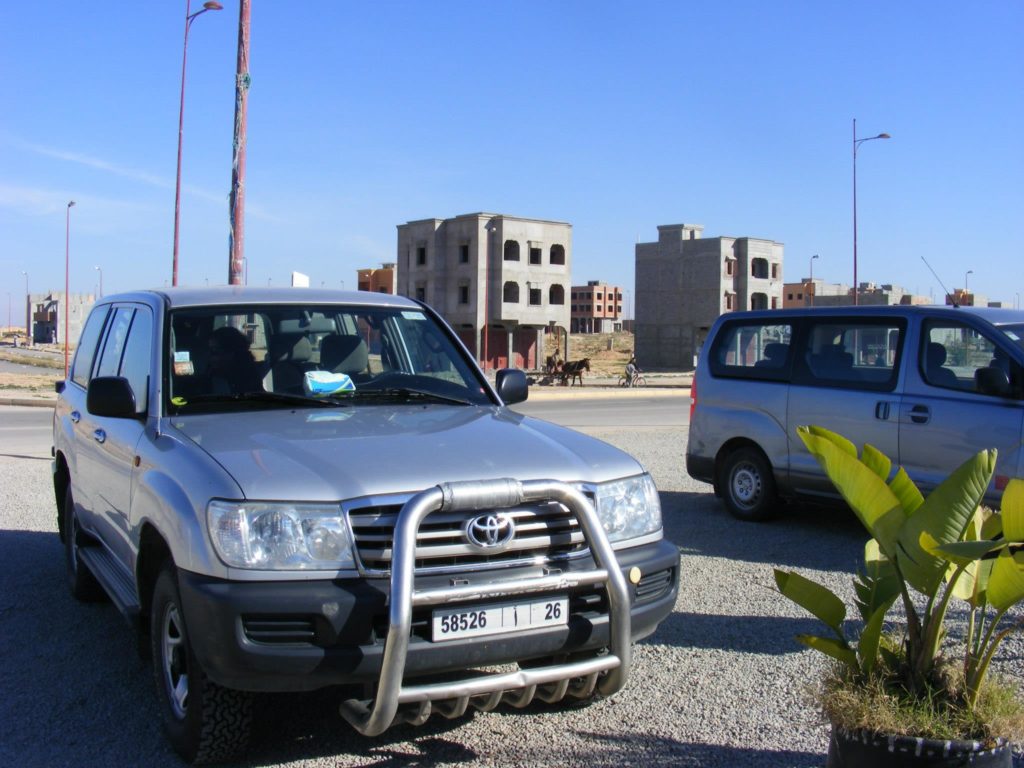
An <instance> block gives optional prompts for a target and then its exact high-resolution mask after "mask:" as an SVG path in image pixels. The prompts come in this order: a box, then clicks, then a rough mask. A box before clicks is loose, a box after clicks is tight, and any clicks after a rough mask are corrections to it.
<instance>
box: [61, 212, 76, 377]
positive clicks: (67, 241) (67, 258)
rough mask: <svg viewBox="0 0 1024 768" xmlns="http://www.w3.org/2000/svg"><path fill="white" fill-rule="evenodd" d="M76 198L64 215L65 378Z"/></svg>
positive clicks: (69, 326)
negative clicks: (72, 211) (72, 209)
mask: <svg viewBox="0 0 1024 768" xmlns="http://www.w3.org/2000/svg"><path fill="white" fill-rule="evenodd" d="M74 204H75V201H74V200H68V207H67V211H66V212H65V215H64V307H63V309H64V378H65V379H67V377H68V332H69V330H70V328H71V325H70V323H69V317H70V315H71V294H70V293H69V292H68V289H69V287H70V285H71V280H70V277H69V267H70V265H71V206H73V205H74Z"/></svg>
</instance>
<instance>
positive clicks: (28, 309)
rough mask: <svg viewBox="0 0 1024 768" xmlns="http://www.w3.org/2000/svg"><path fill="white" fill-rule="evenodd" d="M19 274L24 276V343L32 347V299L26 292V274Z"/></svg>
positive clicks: (22, 271)
mask: <svg viewBox="0 0 1024 768" xmlns="http://www.w3.org/2000/svg"><path fill="white" fill-rule="evenodd" d="M21 274H23V275H24V276H25V343H26V344H27V345H28V346H30V347H31V346H32V297H31V296H30V294H29V292H28V272H26V271H25V270H24V269H23V270H21Z"/></svg>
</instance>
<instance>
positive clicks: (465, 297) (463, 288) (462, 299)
mask: <svg viewBox="0 0 1024 768" xmlns="http://www.w3.org/2000/svg"><path fill="white" fill-rule="evenodd" d="M459 304H469V286H468V285H460V286H459Z"/></svg>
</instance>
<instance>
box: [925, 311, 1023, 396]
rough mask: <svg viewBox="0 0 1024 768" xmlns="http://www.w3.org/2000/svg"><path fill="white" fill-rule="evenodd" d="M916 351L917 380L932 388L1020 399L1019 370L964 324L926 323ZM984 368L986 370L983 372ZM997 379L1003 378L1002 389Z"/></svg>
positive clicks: (931, 321) (990, 341) (979, 333)
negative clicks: (994, 378) (993, 378)
mask: <svg viewBox="0 0 1024 768" xmlns="http://www.w3.org/2000/svg"><path fill="white" fill-rule="evenodd" d="M921 342H922V343H921V349H920V350H919V351H918V361H919V365H920V371H921V378H922V379H924V381H925V382H926V383H928V384H930V385H931V386H933V387H941V388H942V389H958V390H962V391H966V392H976V393H980V394H988V395H1000V396H1004V397H1006V396H1011V397H1016V398H1018V399H1019V398H1020V397H1021V390H1022V385H1024V381H1022V378H1024V376H1022V372H1021V367H1020V365H1018V364H1017V363H1016V362H1014V361H1013V360H1011V359H1010V356H1009V355H1008V354H1007V352H1006V351H1005V350H1003V349H1001V348H1000V347H999V345H998V344H996V343H995V341H994V340H993V339H990V338H989V337H988V336H986V335H985V334H984V333H982V332H981V331H978V330H976V329H974V328H971V327H970V326H968V325H965V324H964V323H959V322H955V321H948V320H941V321H939V320H930V321H928V322H927V323H926V324H925V333H924V334H923V335H922V337H921ZM986 369H988V370H986ZM993 374H995V375H996V377H997V379H998V378H999V376H1000V374H1002V376H1005V387H1004V386H1001V385H999V383H998V381H997V382H995V383H993V381H992V379H991V376H992V375H993Z"/></svg>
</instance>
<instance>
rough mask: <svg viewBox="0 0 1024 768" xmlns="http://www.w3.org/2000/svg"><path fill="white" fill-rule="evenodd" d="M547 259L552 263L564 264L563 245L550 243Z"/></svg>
mask: <svg viewBox="0 0 1024 768" xmlns="http://www.w3.org/2000/svg"><path fill="white" fill-rule="evenodd" d="M548 260H549V261H550V262H551V263H552V264H565V246H564V245H552V246H551V251H550V254H549V256H548Z"/></svg>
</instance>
